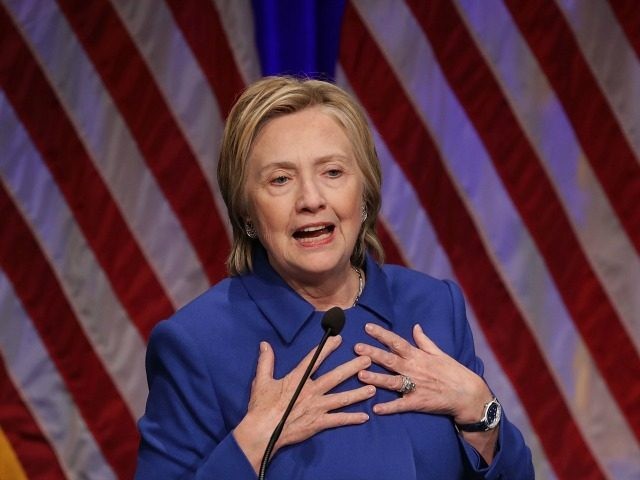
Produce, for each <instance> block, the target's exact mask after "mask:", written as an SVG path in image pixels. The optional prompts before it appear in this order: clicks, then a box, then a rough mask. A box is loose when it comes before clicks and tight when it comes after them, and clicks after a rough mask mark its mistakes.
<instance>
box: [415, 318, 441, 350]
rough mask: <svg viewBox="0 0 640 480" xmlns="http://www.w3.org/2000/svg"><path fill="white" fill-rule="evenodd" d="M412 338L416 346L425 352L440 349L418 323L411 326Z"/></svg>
mask: <svg viewBox="0 0 640 480" xmlns="http://www.w3.org/2000/svg"><path fill="white" fill-rule="evenodd" d="M413 340H414V341H415V342H416V345H417V346H418V348H419V349H420V350H423V351H425V352H428V353H439V352H440V351H441V350H440V349H439V348H438V346H437V345H436V344H435V343H434V342H433V340H431V339H430V338H429V337H427V335H426V334H425V333H424V330H422V327H421V326H420V324H419V323H416V324H415V325H414V326H413Z"/></svg>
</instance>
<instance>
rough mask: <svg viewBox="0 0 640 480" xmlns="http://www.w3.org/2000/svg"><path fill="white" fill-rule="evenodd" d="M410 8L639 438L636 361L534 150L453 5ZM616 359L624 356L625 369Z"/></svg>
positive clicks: (638, 361)
mask: <svg viewBox="0 0 640 480" xmlns="http://www.w3.org/2000/svg"><path fill="white" fill-rule="evenodd" d="M409 5H410V7H411V9H412V10H413V12H414V14H415V16H416V17H417V20H418V22H419V23H420V25H421V26H422V28H423V30H424V33H425V35H427V37H428V38H429V41H430V42H431V44H432V46H433V50H434V53H435V55H436V56H437V58H438V61H439V63H440V66H441V68H442V70H443V72H444V74H445V76H446V78H447V80H448V82H449V85H451V87H452V89H453V91H454V92H455V93H456V95H457V96H458V98H459V99H460V102H461V104H462V106H463V107H464V109H465V111H466V112H467V114H468V116H469V119H470V121H471V122H472V123H473V125H474V127H475V129H476V131H477V132H478V134H479V136H480V137H481V138H482V141H483V143H484V145H485V146H486V148H487V150H488V151H489V154H490V156H491V160H492V162H493V164H494V166H495V167H496V171H497V172H498V174H499V175H500V178H501V179H502V182H503V184H504V185H505V187H506V189H507V190H508V192H509V194H510V196H511V198H513V200H514V204H515V206H516V208H517V209H518V212H519V213H520V215H521V216H522V219H523V220H524V222H525V223H526V225H527V227H528V229H529V231H530V232H531V235H532V237H533V239H534V240H535V242H536V245H537V246H538V248H539V249H540V252H541V253H542V255H543V257H544V259H545V263H546V265H547V267H548V268H549V271H550V273H551V275H552V277H553V279H554V281H555V283H556V285H557V286H558V290H559V292H560V294H561V296H562V298H563V300H564V303H565V305H566V306H567V308H568V310H569V311H570V312H571V316H572V318H573V321H574V323H575V324H576V326H577V328H578V330H579V331H580V333H581V335H582V337H583V338H584V341H585V343H586V344H587V346H588V347H589V349H590V351H591V354H592V355H593V357H594V360H595V363H596V365H597V366H598V368H599V369H600V372H601V373H602V376H603V377H604V380H605V381H606V383H607V385H608V386H609V388H610V389H611V391H612V393H613V396H614V397H615V399H616V400H617V402H618V404H619V405H620V408H621V410H622V412H623V414H624V415H625V417H626V418H627V420H628V421H629V423H630V426H631V429H632V430H633V431H634V433H635V435H636V436H637V437H638V438H640V409H638V408H637V406H638V402H639V401H640V383H639V382H637V379H638V378H640V357H639V356H638V353H637V352H636V350H635V347H634V345H633V343H632V341H631V339H630V338H629V336H628V334H627V332H626V330H625V327H624V326H623V325H622V322H621V320H620V318H619V317H618V314H617V312H616V310H615V308H614V307H613V305H612V303H611V301H610V300H609V297H608V296H607V294H606V293H605V291H604V289H603V288H602V286H601V285H600V282H599V280H598V278H597V277H596V275H595V273H594V271H593V269H592V268H591V265H590V263H589V260H588V259H587V258H586V255H585V254H584V252H583V250H582V246H581V245H580V242H579V240H578V238H577V237H576V234H575V232H574V231H573V228H572V226H571V223H570V222H569V219H568V217H567V215H566V213H565V210H564V208H563V206H562V203H561V201H560V200H559V198H558V196H557V194H556V193H555V189H554V187H553V186H552V184H551V182H550V180H549V178H548V176H547V174H546V172H545V170H544V168H543V167H542V166H541V164H540V161H539V159H538V157H537V156H536V153H535V151H534V150H533V148H532V146H531V144H530V143H529V141H528V140H527V137H526V135H525V134H524V132H523V131H522V130H521V128H520V127H519V122H518V120H517V118H516V117H515V115H514V114H513V112H512V111H511V109H510V108H509V103H508V101H507V99H506V98H505V96H504V95H503V93H502V91H501V90H500V86H499V85H498V83H497V81H496V80H495V78H494V77H493V74H492V73H491V70H490V68H489V67H488V66H487V65H486V63H485V61H484V57H483V56H482V54H481V53H480V52H479V50H478V49H477V47H476V46H475V43H474V41H473V38H472V37H471V35H470V34H469V33H468V31H467V30H466V27H465V25H464V23H463V21H462V19H461V18H460V16H459V14H458V12H457V11H456V9H455V7H453V5H452V4H451V3H450V2H448V1H434V2H431V3H429V4H428V6H427V4H425V3H424V2H419V1H416V0H409ZM521 10H522V9H521ZM557 13H558V15H560V13H559V12H557ZM563 62H564V63H570V62H566V61H565V60H563ZM469 72H473V74H472V75H470V74H469ZM583 98H585V97H583ZM586 98H589V97H586ZM581 103H585V102H581ZM507 140H508V141H507ZM613 168H615V167H613ZM639 178H640V177H639ZM639 193H640V192H639ZM638 198H640V196H638ZM620 358H624V359H625V365H626V368H625V369H623V370H624V371H621V369H620V365H619V361H620Z"/></svg>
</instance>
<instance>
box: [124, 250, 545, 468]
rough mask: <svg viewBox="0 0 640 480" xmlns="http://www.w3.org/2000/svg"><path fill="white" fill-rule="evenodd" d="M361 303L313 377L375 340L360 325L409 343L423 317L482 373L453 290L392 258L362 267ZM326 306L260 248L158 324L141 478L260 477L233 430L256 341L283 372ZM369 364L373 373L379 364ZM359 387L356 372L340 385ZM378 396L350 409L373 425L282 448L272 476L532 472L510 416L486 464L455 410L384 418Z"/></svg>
mask: <svg viewBox="0 0 640 480" xmlns="http://www.w3.org/2000/svg"><path fill="white" fill-rule="evenodd" d="M365 271H366V286H365V289H364V291H363V293H362V295H361V297H360V300H359V302H358V305H357V306H356V307H353V308H350V309H348V310H346V311H345V314H346V323H345V327H344V329H343V331H342V337H343V343H342V345H341V346H340V347H339V348H338V350H336V351H335V352H333V353H332V354H331V355H330V356H329V358H328V359H327V360H326V361H325V362H324V363H323V364H322V366H321V367H320V369H319V370H318V372H316V374H315V375H321V374H322V373H324V372H326V371H327V370H329V369H331V368H334V367H335V366H337V365H339V364H340V363H343V362H345V361H347V360H349V359H351V358H353V357H354V356H355V354H354V352H353V346H354V345H355V344H356V343H357V342H367V343H371V342H374V340H373V339H371V338H370V337H369V336H367V335H366V334H365V333H364V324H365V323H366V322H375V323H378V324H380V325H382V326H384V327H385V328H390V329H392V330H393V331H395V332H396V333H398V334H399V335H401V336H403V337H404V338H407V339H411V341H412V333H411V330H412V327H413V325H414V324H415V323H417V322H419V323H420V324H421V325H422V327H423V329H424V331H425V333H426V334H427V335H428V336H429V337H430V338H431V339H432V340H433V341H434V342H435V343H436V344H437V345H438V346H439V347H440V348H441V349H442V350H444V351H445V352H447V353H448V354H449V355H451V356H452V357H454V358H456V359H457V360H458V361H459V362H461V363H463V364H464V365H466V366H467V367H469V368H470V369H472V370H473V371H475V372H477V373H478V374H480V375H482V371H483V365H482V362H481V361H480V360H479V359H478V358H477V357H476V356H475V353H474V347H473V339H472V336H471V331H470V329H469V324H468V322H467V320H466V316H465V307H464V301H463V298H462V295H461V293H460V290H459V289H458V287H457V286H456V285H455V284H453V283H451V282H448V281H440V280H436V279H433V278H431V277H429V276H427V275H424V274H422V273H418V272H415V271H412V270H409V269H406V268H403V267H398V266H390V265H387V266H384V267H382V268H381V267H380V266H378V265H377V264H376V263H375V262H374V261H372V260H371V259H370V258H368V259H367V264H366V268H365ZM321 316H322V313H321V312H316V311H314V308H313V306H312V305H311V304H309V303H308V302H306V301H305V300H304V299H303V298H302V297H300V296H299V295H298V294H296V293H295V292H294V291H293V290H292V289H291V288H290V287H289V286H288V285H287V284H286V283H285V282H284V281H283V280H282V279H281V278H280V276H279V275H278V274H277V273H276V272H275V271H274V270H273V269H272V268H271V267H270V265H269V263H268V261H267V260H266V256H265V254H264V252H258V253H257V254H256V256H255V259H254V272H253V273H251V274H248V275H243V276H239V277H232V278H228V279H225V280H223V281H222V282H220V283H218V284H217V285H216V286H214V287H212V288H211V289H209V290H208V291H207V292H205V293H204V294H203V295H201V296H200V297H198V298H197V299H196V300H194V301H193V302H191V303H190V304H188V305H187V306H185V307H184V308H182V309H181V310H179V311H178V312H177V313H176V314H175V315H174V316H173V317H172V318H170V319H169V320H166V321H164V322H161V323H160V324H159V325H158V326H157V327H156V328H155V329H154V331H153V333H152V335H151V339H150V342H149V347H148V351H147V376H148V383H149V398H148V401H147V407H146V412H145V414H144V416H143V417H142V419H141V420H140V422H139V428H140V433H141V444H140V451H139V457H138V469H137V473H136V478H138V479H154V480H157V479H164V478H167V479H169V478H171V479H174V478H203V479H204V478H206V479H233V480H243V479H255V478H256V474H255V473H254V471H253V469H252V468H251V465H250V464H249V462H248V460H247V459H246V457H245V456H244V454H243V452H242V451H241V450H240V448H239V447H238V445H237V443H236V442H235V440H234V437H233V435H232V431H233V429H234V427H235V426H236V425H237V424H238V423H239V422H240V420H241V419H242V418H243V417H244V415H245V413H246V410H247V405H248V403H249V394H250V389H251V381H252V380H253V377H254V375H255V369H256V362H257V358H258V345H259V342H260V341H261V340H266V341H268V342H269V343H270V344H271V346H272V347H273V349H274V351H275V358H276V365H275V376H276V377H277V378H280V377H282V376H284V375H285V374H287V373H288V372H289V371H290V370H291V369H292V368H293V367H294V366H295V365H296V364H298V362H299V361H300V360H301V359H302V358H303V357H304V355H305V354H306V353H308V352H309V351H310V350H311V349H312V348H313V347H314V346H315V345H316V344H317V343H318V342H319V340H320V338H321V337H322V333H323V331H322V328H321V326H320V319H321ZM371 368H372V369H379V368H378V367H377V366H373V367H371ZM358 386H361V384H360V383H359V381H358V380H357V379H356V378H351V379H348V380H347V381H345V382H344V383H343V384H341V385H340V386H338V387H337V388H336V391H337V390H342V389H352V388H356V387H358ZM395 395H397V394H396V393H394V392H390V391H385V390H382V389H378V392H377V394H376V395H375V397H373V398H371V399H369V400H367V401H365V402H362V403H359V404H356V405H352V406H350V407H347V409H351V410H354V411H365V412H367V413H368V414H369V416H370V419H369V421H368V422H366V423H364V424H362V425H357V426H347V427H341V428H336V429H332V430H327V431H324V432H321V433H320V434H318V435H316V436H314V437H312V438H310V439H309V440H307V441H304V442H302V443H300V444H296V445H291V446H288V447H284V448H282V449H280V450H279V451H278V452H277V453H276V454H275V455H274V457H273V460H272V462H271V465H270V466H269V469H268V471H267V478H270V479H287V480H289V479H313V480H321V479H328V480H341V479H344V480H357V479H362V480H383V479H384V480H388V479H402V480H410V479H427V478H429V479H447V480H450V479H462V478H465V479H467V478H486V479H509V480H516V479H530V478H533V477H534V474H533V467H532V463H531V454H530V452H529V449H528V448H527V446H526V445H525V443H524V440H523V438H522V435H521V434H520V432H519V431H518V429H517V428H516V427H515V426H514V425H513V424H511V423H510V422H509V421H508V420H507V418H506V417H505V416H503V420H502V421H501V422H500V426H499V428H500V434H499V435H500V439H499V445H498V450H497V454H496V456H495V459H494V461H493V463H492V464H491V466H490V467H486V465H484V462H483V461H482V460H481V458H480V456H479V455H478V454H477V452H476V451H475V450H474V449H473V448H472V447H471V446H470V445H469V444H468V443H467V442H465V441H464V439H463V438H462V437H461V436H460V435H459V434H458V433H457V432H456V430H455V428H454V425H453V422H452V420H451V418H449V417H447V416H441V415H429V414H424V413H402V414H395V415H390V416H380V415H376V414H374V413H373V412H372V407H373V405H374V404H375V403H379V402H383V401H388V400H390V399H392V398H394V396H395Z"/></svg>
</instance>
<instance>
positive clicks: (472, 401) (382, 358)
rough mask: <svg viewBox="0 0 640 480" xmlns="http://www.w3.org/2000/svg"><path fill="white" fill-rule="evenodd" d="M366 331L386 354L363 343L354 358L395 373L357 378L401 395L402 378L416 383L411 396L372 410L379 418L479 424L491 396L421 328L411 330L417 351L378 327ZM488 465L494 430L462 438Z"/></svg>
mask: <svg viewBox="0 0 640 480" xmlns="http://www.w3.org/2000/svg"><path fill="white" fill-rule="evenodd" d="M365 331H366V332H367V333H368V334H369V335H370V336H371V337H373V338H375V339H376V340H378V341H379V342H380V343H382V344H383V345H385V346H386V347H387V348H388V349H389V350H384V349H381V348H377V347H374V346H371V345H368V344H365V343H358V344H356V345H355V351H356V353H357V354H358V355H363V356H366V357H367V358H370V359H371V361H372V362H374V363H376V364H378V365H380V366H381V367H384V368H385V369H386V370H388V371H390V372H394V373H390V374H386V373H375V372H370V371H365V370H363V371H361V372H360V373H359V374H358V378H359V379H360V380H361V381H362V382H364V383H368V384H370V385H374V386H376V387H380V388H385V389H387V390H394V391H400V389H401V388H402V383H403V381H402V377H403V376H405V375H406V376H407V377H409V378H410V379H411V380H412V381H413V382H414V383H415V385H416V386H415V390H413V391H412V392H409V393H407V394H404V395H402V396H401V397H399V398H397V399H395V400H392V401H390V402H386V403H379V404H377V405H375V406H374V407H373V411H374V412H375V413H377V414H381V415H386V414H391V413H398V412H409V411H413V412H424V413H436V414H443V415H450V416H451V417H453V420H454V421H455V423H457V424H465V423H475V422H478V421H480V419H481V417H482V415H483V413H484V405H485V404H486V403H487V402H489V401H490V400H491V399H492V398H493V395H492V394H491V391H490V390H489V388H488V387H487V385H486V383H485V382H484V380H483V379H482V378H480V376H479V375H477V374H476V373H475V372H473V371H471V370H469V369H468V368H467V367H465V366H464V365H462V364H461V363H459V362H457V361H456V360H455V359H453V358H451V357H450V356H449V355H447V354H446V353H444V352H443V351H442V350H440V349H439V348H438V346H437V345H436V344H435V343H433V341H431V339H430V338H429V337H427V336H426V335H425V333H424V332H423V330H422V328H421V327H420V325H415V326H414V328H413V339H414V341H415V344H416V346H413V345H411V344H410V343H409V342H408V341H406V340H405V339H403V338H402V337H400V336H398V335H397V334H395V333H393V332H390V331H389V330H386V329H384V328H382V327H380V326H378V325H374V324H367V325H366V326H365ZM463 435H464V437H465V438H466V439H467V440H468V441H469V442H470V443H471V444H472V445H473V446H474V447H475V448H476V450H478V452H480V454H481V455H482V456H483V457H484V458H485V460H486V461H487V463H491V460H492V459H493V451H494V447H495V443H496V440H497V429H495V430H494V431H489V432H480V433H463Z"/></svg>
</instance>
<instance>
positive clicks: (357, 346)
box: [355, 343, 364, 353]
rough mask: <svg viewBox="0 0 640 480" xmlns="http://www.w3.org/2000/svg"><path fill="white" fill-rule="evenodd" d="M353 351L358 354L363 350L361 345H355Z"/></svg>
mask: <svg viewBox="0 0 640 480" xmlns="http://www.w3.org/2000/svg"><path fill="white" fill-rule="evenodd" d="M355 350H356V352H358V353H362V352H363V350H364V346H363V345H362V344H361V343H356V346H355Z"/></svg>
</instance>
